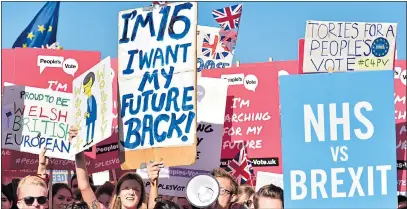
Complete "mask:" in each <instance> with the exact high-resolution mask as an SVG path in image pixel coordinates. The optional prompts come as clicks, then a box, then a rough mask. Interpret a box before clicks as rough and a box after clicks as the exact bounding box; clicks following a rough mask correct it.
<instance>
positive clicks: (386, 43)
mask: <svg viewBox="0 0 407 209" xmlns="http://www.w3.org/2000/svg"><path fill="white" fill-rule="evenodd" d="M375 42H376V44H377V42H379V43H380V42H384V43H383V45H384V50H381V51H382V53H378V56H379V57H383V56H384V55H386V54H387V53H388V52H389V42H388V41H387V40H386V39H384V38H382V37H380V38H378V39H376V40H375V41H373V45H374V44H375ZM372 53H374V54H375V53H376V47H372Z"/></svg>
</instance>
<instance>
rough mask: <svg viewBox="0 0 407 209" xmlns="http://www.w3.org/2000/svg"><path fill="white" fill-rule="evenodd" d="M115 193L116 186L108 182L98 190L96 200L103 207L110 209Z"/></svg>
mask: <svg viewBox="0 0 407 209" xmlns="http://www.w3.org/2000/svg"><path fill="white" fill-rule="evenodd" d="M113 191H114V184H112V183H110V182H106V183H104V184H103V185H101V186H100V187H99V188H97V189H96V192H95V194H96V198H97V199H98V201H99V202H100V203H102V205H104V206H105V207H106V208H109V204H110V200H111V199H112V196H113Z"/></svg>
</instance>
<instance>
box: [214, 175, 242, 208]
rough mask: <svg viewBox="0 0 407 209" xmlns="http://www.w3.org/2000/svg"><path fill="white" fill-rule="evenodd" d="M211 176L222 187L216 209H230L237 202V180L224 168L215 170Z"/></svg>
mask: <svg viewBox="0 0 407 209" xmlns="http://www.w3.org/2000/svg"><path fill="white" fill-rule="evenodd" d="M211 175H212V176H214V177H215V178H216V180H217V181H218V183H219V186H220V195H219V197H218V201H217V202H216V204H215V206H214V207H215V208H216V209H229V208H231V205H232V203H233V202H235V201H236V198H237V192H238V184H237V182H236V179H235V178H234V177H233V176H232V175H230V174H229V173H228V172H227V171H225V170H224V169H222V168H215V169H213V170H212V172H211Z"/></svg>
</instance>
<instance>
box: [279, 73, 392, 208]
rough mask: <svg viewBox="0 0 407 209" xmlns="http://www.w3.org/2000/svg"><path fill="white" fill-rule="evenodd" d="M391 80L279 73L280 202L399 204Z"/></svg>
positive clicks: (291, 204) (338, 205)
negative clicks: (282, 185)
mask: <svg viewBox="0 0 407 209" xmlns="http://www.w3.org/2000/svg"><path fill="white" fill-rule="evenodd" d="M393 77H394V75H393V72H392V71H387V70H386V71H369V72H349V73H334V74H329V73H326V74H325V73H324V74H307V75H293V76H281V77H280V104H281V127H282V148H283V149H282V151H283V159H284V166H283V172H284V176H285V178H284V185H286V186H285V187H284V189H285V191H284V204H285V207H287V208H369V209H371V208H396V207H397V198H396V196H397V189H396V186H397V185H396V165H395V162H396V149H395V143H394V139H395V137H396V133H395V128H394V122H395V119H394V79H393ZM378 83H380V85H377V84H378Z"/></svg>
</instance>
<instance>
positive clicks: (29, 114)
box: [24, 106, 37, 117]
mask: <svg viewBox="0 0 407 209" xmlns="http://www.w3.org/2000/svg"><path fill="white" fill-rule="evenodd" d="M24 108H25V106H24ZM36 110H37V106H31V107H30V112H28V116H31V117H32V116H35V111H36ZM32 112H34V114H33V115H31V113H32Z"/></svg>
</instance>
